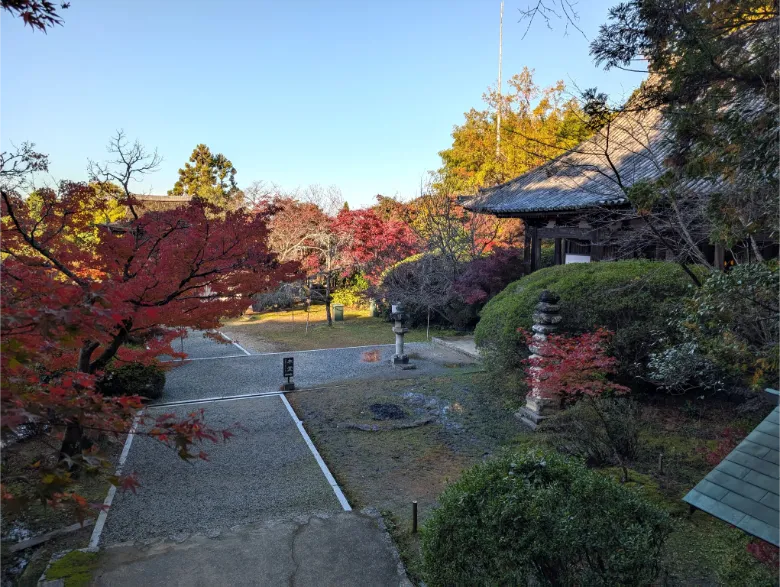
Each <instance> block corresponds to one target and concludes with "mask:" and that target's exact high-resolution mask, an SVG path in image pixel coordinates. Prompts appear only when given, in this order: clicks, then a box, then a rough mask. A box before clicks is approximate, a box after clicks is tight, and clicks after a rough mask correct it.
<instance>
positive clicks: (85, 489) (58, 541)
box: [2, 437, 124, 587]
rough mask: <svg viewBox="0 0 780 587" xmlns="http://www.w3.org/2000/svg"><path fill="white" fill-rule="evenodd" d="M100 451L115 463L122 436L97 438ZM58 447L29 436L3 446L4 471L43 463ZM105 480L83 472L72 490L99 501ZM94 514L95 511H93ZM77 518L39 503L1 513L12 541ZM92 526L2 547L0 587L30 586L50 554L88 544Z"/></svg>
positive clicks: (10, 483) (18, 485)
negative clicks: (36, 542) (0, 579)
mask: <svg viewBox="0 0 780 587" xmlns="http://www.w3.org/2000/svg"><path fill="white" fill-rule="evenodd" d="M99 444H100V447H101V454H103V455H104V456H105V457H107V458H108V459H110V460H111V461H112V462H116V460H117V459H118V457H119V453H120V452H121V451H122V445H123V444H124V437H120V438H117V439H113V438H112V439H105V440H103V441H100V443H99ZM57 454H58V450H56V449H55V448H54V447H51V446H49V445H48V444H46V443H45V442H44V441H43V440H41V439H37V438H31V439H28V440H24V441H21V442H18V443H12V444H10V445H9V446H8V447H6V448H4V449H3V471H4V472H5V471H20V472H23V471H25V470H26V469H27V468H28V467H33V466H36V465H35V464H36V463H37V462H39V461H40V462H42V463H44V464H45V462H46V459H47V458H48V459H54V458H56V455H57ZM3 483H4V485H6V486H7V487H9V488H10V489H12V490H13V491H24V490H25V489H26V485H25V484H24V482H23V481H15V480H14V479H11V478H9V477H7V476H4V478H3ZM108 488H109V485H108V482H107V481H105V480H103V479H100V478H99V477H96V476H91V475H88V474H86V473H85V474H82V475H81V476H80V477H79V478H78V479H77V480H76V483H75V484H74V485H73V486H72V490H73V491H74V492H76V493H78V494H79V495H82V496H83V497H85V498H86V499H87V500H88V501H89V502H90V503H94V504H102V503H103V500H104V499H105V497H106V493H107V491H108ZM95 516H97V510H95ZM79 521H80V520H79V519H78V517H77V516H76V515H75V513H74V512H73V511H72V510H70V509H64V508H52V507H50V506H46V505H43V504H41V503H35V502H34V503H32V504H31V505H30V507H29V508H27V509H25V510H24V512H23V513H16V512H14V511H13V510H12V509H11V508H8V507H4V508H3V512H2V530H3V531H2V534H3V540H6V539H9V540H10V542H11V543H13V542H17V541H20V540H24V539H26V538H29V537H33V536H38V535H40V534H45V533H46V532H49V531H52V530H57V529H60V528H64V527H67V526H70V525H71V524H75V523H76V522H79ZM91 535H92V526H86V527H84V528H82V529H79V530H77V531H75V532H72V533H70V534H66V535H63V536H59V537H56V538H53V539H52V540H49V541H48V542H45V543H43V544H41V545H39V546H35V547H32V548H28V549H25V550H22V551H20V552H17V553H13V554H11V553H10V552H8V551H7V550H6V549H5V548H4V549H3V553H2V554H3V556H2V576H3V583H2V584H3V587H5V585H7V584H8V585H18V586H28V585H29V586H33V585H37V584H38V579H39V578H40V576H41V573H43V571H44V569H45V568H46V565H47V564H48V562H49V559H50V558H51V556H52V554H54V553H56V552H61V551H64V550H71V549H74V548H84V547H86V546H88V544H89V539H90V536H91Z"/></svg>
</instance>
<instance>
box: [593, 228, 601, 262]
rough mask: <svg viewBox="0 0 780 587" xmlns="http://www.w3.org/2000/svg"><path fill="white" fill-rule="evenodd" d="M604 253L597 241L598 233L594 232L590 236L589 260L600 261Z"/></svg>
mask: <svg viewBox="0 0 780 587" xmlns="http://www.w3.org/2000/svg"><path fill="white" fill-rule="evenodd" d="M603 253H604V246H603V245H602V244H601V242H600V241H599V231H598V230H594V231H593V232H592V233H591V235H590V260H591V261H601V256H602V254H603Z"/></svg>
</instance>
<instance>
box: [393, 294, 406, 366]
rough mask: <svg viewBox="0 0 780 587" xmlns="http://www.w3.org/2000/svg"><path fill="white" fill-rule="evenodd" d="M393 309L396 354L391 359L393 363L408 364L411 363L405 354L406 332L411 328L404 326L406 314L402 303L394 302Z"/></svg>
mask: <svg viewBox="0 0 780 587" xmlns="http://www.w3.org/2000/svg"><path fill="white" fill-rule="evenodd" d="M391 310H392V311H391V313H390V319H391V320H393V322H394V326H393V332H394V333H395V354H394V355H393V358H392V359H391V360H392V363H393V365H406V364H408V363H409V357H407V356H406V354H404V334H406V333H407V332H409V329H408V328H406V327H404V322H406V314H405V313H404V307H403V305H402V304H393V305H392V307H391Z"/></svg>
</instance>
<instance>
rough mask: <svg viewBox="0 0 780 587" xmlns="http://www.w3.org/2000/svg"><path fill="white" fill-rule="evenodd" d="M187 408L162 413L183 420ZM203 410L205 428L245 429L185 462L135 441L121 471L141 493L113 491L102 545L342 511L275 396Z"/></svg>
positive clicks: (153, 444)
mask: <svg viewBox="0 0 780 587" xmlns="http://www.w3.org/2000/svg"><path fill="white" fill-rule="evenodd" d="M205 362H208V363H212V364H213V362H212V361H204V363H205ZM190 409H191V408H187V407H185V406H178V407H176V408H174V409H173V410H171V409H170V408H166V410H165V411H166V412H171V411H172V412H174V413H176V414H177V415H179V416H183V415H185V414H186V413H187V412H188V411H189V410H190ZM205 409H206V421H207V423H208V424H209V425H210V426H212V427H215V428H225V427H228V426H231V425H233V424H234V423H235V422H239V423H240V424H241V425H242V426H243V427H244V428H245V429H246V430H240V431H239V432H238V434H237V435H236V436H235V437H233V438H231V439H230V440H229V441H228V442H226V443H222V444H210V443H209V444H206V445H205V446H204V447H203V450H205V451H206V452H207V453H208V455H209V461H208V462H206V461H202V460H196V461H193V462H185V461H183V460H181V459H180V458H179V457H178V455H177V454H176V453H175V452H174V451H173V450H171V449H169V448H167V447H165V446H163V445H162V444H160V443H159V442H156V441H153V440H150V439H149V438H146V437H143V436H138V435H137V436H135V438H134V440H133V444H132V447H131V449H130V453H129V456H128V459H127V462H126V463H125V466H124V471H125V472H131V471H135V472H136V473H138V476H139V480H140V482H141V488H140V489H139V491H138V493H137V494H135V495H134V494H132V493H130V492H121V491H120V492H117V494H116V497H115V499H114V503H113V505H112V506H111V509H110V511H109V515H108V517H107V520H106V526H105V528H104V530H103V534H102V535H101V540H100V543H101V545H107V544H114V543H118V542H128V541H136V540H142V539H147V538H153V537H161V536H171V535H177V534H181V535H187V534H188V533H192V532H208V531H209V530H211V529H215V528H226V527H231V526H235V525H238V524H247V523H251V522H257V521H259V520H266V519H272V518H278V517H284V516H290V515H306V514H313V513H317V512H339V511H342V508H341V506H340V505H339V502H338V500H337V499H336V497H335V495H334V493H333V490H332V489H331V487H330V485H329V484H328V482H327V481H326V479H325V477H324V476H323V474H322V471H321V470H320V468H319V466H318V465H317V462H316V461H315V459H314V456H313V455H312V453H311V452H310V450H309V448H308V446H307V445H306V443H305V442H304V440H303V437H302V436H301V435H300V433H299V432H298V429H297V427H296V426H295V423H294V422H293V420H292V418H291V417H290V414H289V413H288V411H287V409H286V407H285V406H284V404H283V403H282V400H281V398H280V397H278V396H271V397H264V398H253V399H245V400H237V401H222V402H214V403H210V404H208V406H207V407H206V408H205ZM157 410H158V411H159V410H160V408H157ZM154 411H155V410H154V408H152V414H154Z"/></svg>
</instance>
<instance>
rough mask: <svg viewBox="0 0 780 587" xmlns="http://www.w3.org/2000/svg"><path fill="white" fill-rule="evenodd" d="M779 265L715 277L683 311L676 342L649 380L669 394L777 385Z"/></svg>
mask: <svg viewBox="0 0 780 587" xmlns="http://www.w3.org/2000/svg"><path fill="white" fill-rule="evenodd" d="M779 287H780V273H778V267H777V262H776V261H771V262H768V263H751V264H744V265H737V266H735V267H733V268H732V269H730V270H729V271H728V272H726V273H722V272H716V273H712V274H711V275H710V276H709V277H708V278H707V280H706V281H705V282H704V284H703V285H702V287H701V289H699V290H697V291H695V292H694V293H693V295H692V296H691V297H690V299H689V300H687V302H686V304H685V305H684V306H683V307H682V308H680V311H679V312H678V314H677V317H676V321H675V326H676V332H675V334H676V338H677V340H676V341H675V340H674V339H672V340H671V341H670V342H671V344H670V345H669V347H668V348H667V349H665V350H664V351H662V352H659V353H656V354H654V355H653V357H652V360H651V364H650V366H651V370H650V374H651V376H652V377H653V379H654V380H656V381H657V382H658V383H659V385H662V386H663V387H665V388H667V389H669V390H670V391H678V392H679V391H685V390H686V389H688V388H691V387H698V388H702V389H704V390H715V391H720V390H723V389H725V388H727V387H728V388H733V387H736V386H739V385H743V386H744V387H750V388H753V389H762V388H764V387H767V386H770V387H775V386H777V384H778V339H779V338H780V324H779V323H778V320H777V314H778V309H779V308H778V300H777V292H778V288H779Z"/></svg>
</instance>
